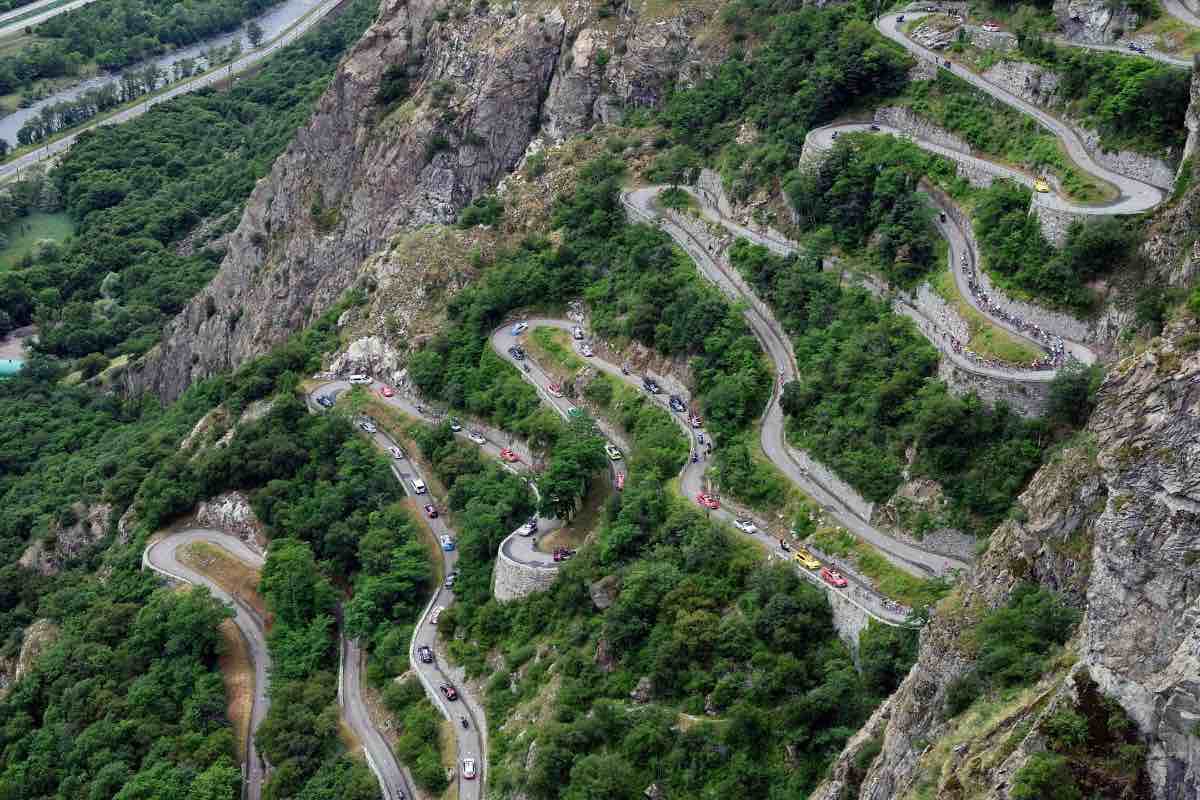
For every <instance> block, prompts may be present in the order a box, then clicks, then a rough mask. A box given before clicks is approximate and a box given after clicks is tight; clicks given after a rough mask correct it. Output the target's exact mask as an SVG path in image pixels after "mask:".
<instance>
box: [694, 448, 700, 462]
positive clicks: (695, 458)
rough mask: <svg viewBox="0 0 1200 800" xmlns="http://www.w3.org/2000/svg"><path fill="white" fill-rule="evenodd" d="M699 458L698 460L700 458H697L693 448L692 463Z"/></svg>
mask: <svg viewBox="0 0 1200 800" xmlns="http://www.w3.org/2000/svg"><path fill="white" fill-rule="evenodd" d="M699 460H700V459H699V457H697V455H696V451H695V450H693V451H692V463H693V464H695V463H696V462H697V461H699Z"/></svg>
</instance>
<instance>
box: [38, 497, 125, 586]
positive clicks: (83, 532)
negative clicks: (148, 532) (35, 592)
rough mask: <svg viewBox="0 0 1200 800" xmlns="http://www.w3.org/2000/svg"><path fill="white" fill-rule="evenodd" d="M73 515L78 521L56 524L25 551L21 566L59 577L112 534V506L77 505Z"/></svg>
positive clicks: (74, 506)
mask: <svg viewBox="0 0 1200 800" xmlns="http://www.w3.org/2000/svg"><path fill="white" fill-rule="evenodd" d="M70 513H71V517H73V518H74V521H72V522H71V523H69V524H63V523H62V522H58V521H56V522H54V523H52V524H51V526H50V530H49V531H48V532H47V534H46V535H45V536H43V537H42V538H39V539H37V540H36V541H34V542H32V543H30V545H29V546H28V547H26V548H25V552H24V553H22V554H21V558H20V560H18V562H17V563H18V564H20V565H21V566H22V567H24V568H26V569H32V570H36V571H37V572H40V573H41V574H42V575H57V574H58V573H59V572H60V571H61V570H62V568H63V567H64V566H66V564H67V563H68V562H70V561H72V560H73V559H76V558H79V557H80V556H83V555H85V554H86V553H87V551H88V550H89V549H90V548H91V547H93V546H94V545H96V544H97V543H98V542H99V541H100V540H101V539H103V538H104V536H105V535H106V534H107V533H108V529H109V519H110V517H111V516H112V506H110V505H109V504H107V503H97V504H95V505H92V506H86V505H84V504H83V503H75V504H73V505H72V506H71V510H70Z"/></svg>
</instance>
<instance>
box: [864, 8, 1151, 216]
mask: <svg viewBox="0 0 1200 800" xmlns="http://www.w3.org/2000/svg"><path fill="white" fill-rule="evenodd" d="M901 16H904V17H905V18H906V19H912V20H917V19H921V18H923V17H925V16H927V14H925V13H923V12H918V13H911V12H910V13H907V14H900V13H898V12H897V13H890V14H884V15H883V16H881V17H879V18H878V19H876V20H875V27H876V29H878V30H879V32H880V33H881V34H883V35H884V36H885V37H886V38H888V39H891V40H892V41H893V42H896V43H897V44H899V45H900V46H901V47H903V48H904V49H905V50H907V51H908V52H910V53H912V54H913V55H914V56H916V57H917V58H921V59H924V60H926V61H932V62H934V63H936V64H938V65H939V67H938V68H939V69H948V70H949V71H950V72H951V73H952V74H954V75H956V76H958V77H959V78H962V79H963V80H965V81H966V82H967V83H969V84H971V85H972V86H974V87H975V88H977V89H980V90H981V91H983V92H986V93H987V94H989V95H991V96H992V97H994V98H996V99H997V100H999V101H1000V102H1002V103H1004V104H1005V105H1007V106H1009V107H1011V108H1014V109H1016V110H1018V111H1020V112H1022V113H1024V114H1027V115H1028V116H1030V117H1032V118H1033V119H1035V120H1036V121H1037V122H1038V124H1039V125H1041V126H1042V127H1043V128H1045V129H1046V130H1048V131H1050V132H1051V133H1053V134H1054V135H1055V136H1057V137H1058V139H1059V141H1060V142H1062V144H1063V147H1064V148H1065V149H1066V151H1067V153H1068V155H1070V157H1071V159H1072V160H1074V162H1075V163H1076V164H1078V165H1079V167H1080V169H1083V170H1084V171H1086V172H1089V173H1091V174H1092V175H1095V176H1096V177H1099V178H1101V179H1103V180H1105V181H1107V182H1109V183H1111V184H1112V185H1113V186H1115V187H1117V189H1118V190H1119V191H1120V193H1121V195H1120V197H1118V198H1117V199H1116V200H1114V201H1113V202H1111V203H1107V204H1104V205H1094V206H1087V205H1079V204H1075V203H1071V202H1069V201H1067V200H1066V199H1064V198H1061V197H1058V196H1057V195H1051V196H1046V197H1038V199H1037V202H1040V203H1043V204H1044V205H1048V206H1050V207H1052V208H1058V209H1060V210H1063V211H1070V212H1072V213H1077V214H1136V213H1140V212H1142V211H1149V210H1150V209H1152V208H1154V207H1155V206H1157V205H1159V204H1160V203H1162V201H1163V200H1164V199H1166V193H1165V192H1164V191H1163V190H1162V189H1160V188H1159V187H1157V186H1152V185H1150V184H1148V183H1145V182H1143V181H1139V180H1137V179H1135V178H1131V177H1129V176H1127V175H1123V174H1121V173H1119V172H1115V171H1113V170H1111V169H1109V168H1108V167H1105V166H1103V165H1101V164H1099V163H1097V162H1096V160H1095V159H1094V158H1093V157H1092V154H1091V152H1090V151H1089V150H1088V148H1087V147H1086V146H1085V145H1084V143H1083V139H1082V138H1081V137H1080V136H1079V134H1078V133H1077V132H1076V131H1075V129H1074V128H1072V127H1071V126H1070V125H1068V124H1067V123H1065V122H1063V121H1062V120H1060V119H1059V118H1058V117H1056V116H1054V115H1053V114H1050V113H1049V112H1047V111H1043V110H1042V109H1041V108H1039V107H1038V106H1036V105H1034V104H1033V103H1030V102H1028V101H1026V100H1023V99H1021V98H1020V97H1017V96H1016V95H1015V94H1013V93H1012V92H1010V91H1008V90H1007V89H1005V88H1004V87H1002V86H1000V85H999V84H996V83H994V82H992V81H990V80H988V79H987V78H985V77H983V76H982V75H980V74H979V73H976V72H974V71H972V70H969V69H967V68H966V67H964V66H962V65H961V64H958V63H956V62H954V61H953V60H951V61H950V66H949V67H946V66H943V65H944V64H945V63H946V61H947V59H946V56H945V55H944V54H942V53H937V52H934V51H933V50H930V49H929V48H927V47H925V46H923V45H920V44H917V43H916V42H914V41H913V40H912V39H910V38H908V36H907V35H906V34H905V33H904V31H903V30H902V29H901V24H900V22H899V18H900V17H901ZM952 157H953V156H952Z"/></svg>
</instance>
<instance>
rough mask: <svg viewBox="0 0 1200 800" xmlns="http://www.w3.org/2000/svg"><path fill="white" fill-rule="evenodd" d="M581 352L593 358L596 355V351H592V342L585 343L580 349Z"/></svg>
mask: <svg viewBox="0 0 1200 800" xmlns="http://www.w3.org/2000/svg"><path fill="white" fill-rule="evenodd" d="M580 352H581V353H583V357H584V358H591V357H592V356H594V355H596V354H595V353H593V352H592V346H591V345H590V344H585V345H584V346H583V347H582V348H581V349H580Z"/></svg>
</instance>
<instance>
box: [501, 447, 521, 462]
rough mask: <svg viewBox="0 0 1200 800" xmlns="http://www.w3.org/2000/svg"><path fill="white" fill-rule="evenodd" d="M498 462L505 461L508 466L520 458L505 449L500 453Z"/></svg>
mask: <svg viewBox="0 0 1200 800" xmlns="http://www.w3.org/2000/svg"><path fill="white" fill-rule="evenodd" d="M500 460H501V461H507V462H508V463H510V464H515V463H517V462H518V461H520V460H521V457H520V456H519V455H517V454H516V453H514V452H513V451H512V450H509V449H508V448H507V447H506V448H504V449H503V450H501V451H500Z"/></svg>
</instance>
